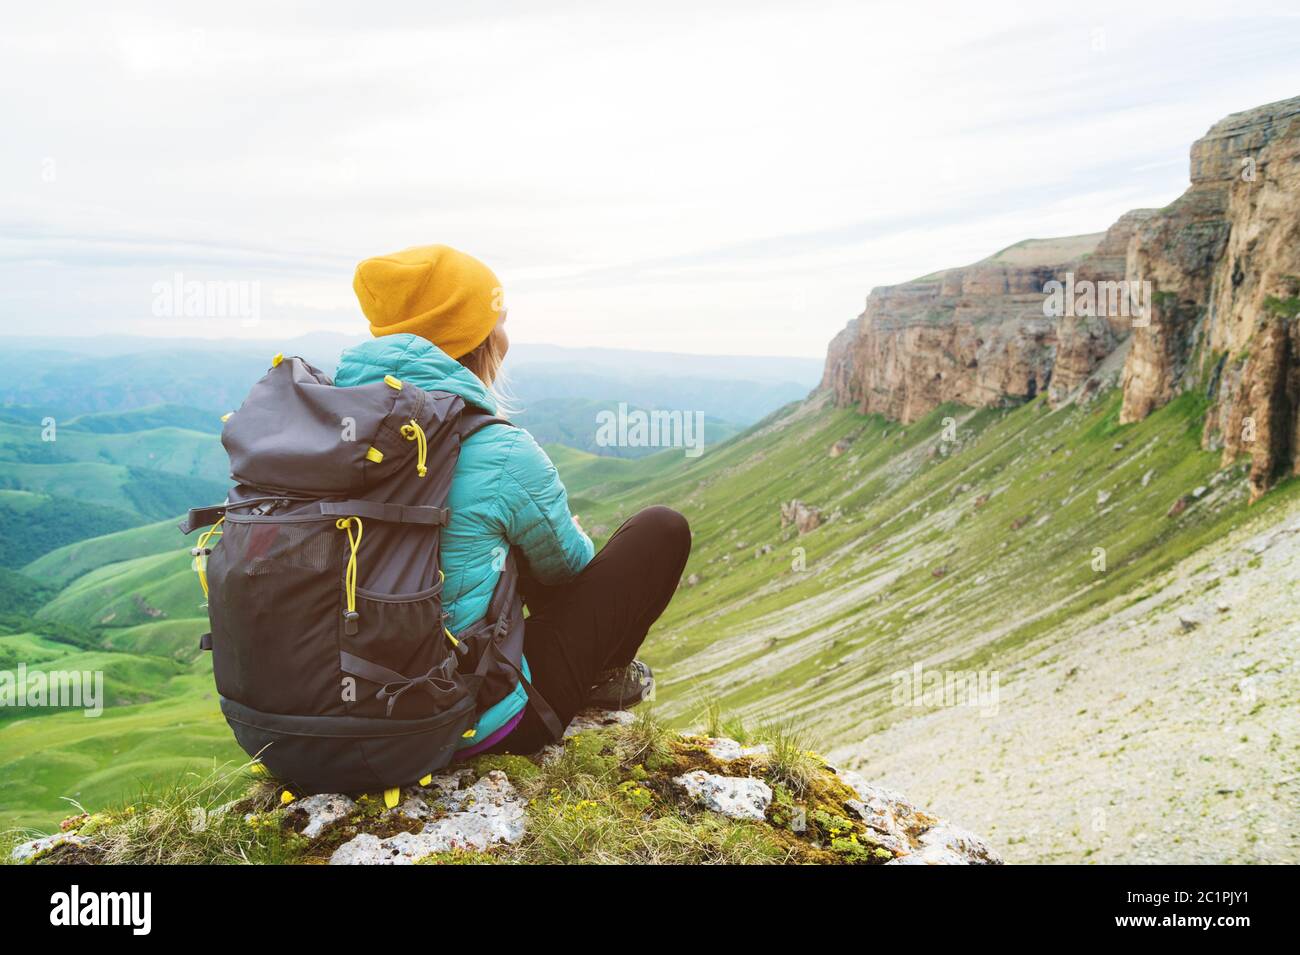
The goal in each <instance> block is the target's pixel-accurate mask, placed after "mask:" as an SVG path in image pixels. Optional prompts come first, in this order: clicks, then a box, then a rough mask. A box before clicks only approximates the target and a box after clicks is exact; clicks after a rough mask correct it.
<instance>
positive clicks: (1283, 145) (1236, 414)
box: [1122, 97, 1300, 499]
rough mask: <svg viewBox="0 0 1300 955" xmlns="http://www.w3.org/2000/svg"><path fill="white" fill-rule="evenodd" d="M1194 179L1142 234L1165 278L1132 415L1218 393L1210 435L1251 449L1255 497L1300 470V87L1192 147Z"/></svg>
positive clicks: (1134, 362)
mask: <svg viewBox="0 0 1300 955" xmlns="http://www.w3.org/2000/svg"><path fill="white" fill-rule="evenodd" d="M1191 179H1192V184H1191V186H1190V187H1189V188H1188V190H1187V191H1186V192H1185V193H1184V194H1183V195H1182V196H1181V197H1179V199H1178V200H1177V201H1175V202H1174V203H1173V204H1172V205H1170V206H1169V207H1168V208H1167V209H1165V210H1163V212H1162V213H1161V215H1160V216H1159V218H1158V219H1155V220H1153V221H1152V222H1150V223H1148V224H1147V225H1146V226H1144V227H1143V229H1142V230H1141V231H1140V233H1139V237H1138V238H1139V241H1138V243H1137V246H1136V248H1135V249H1134V251H1133V254H1131V255H1130V258H1129V264H1128V268H1129V274H1130V275H1131V276H1142V277H1143V278H1144V279H1148V280H1150V281H1151V282H1152V284H1153V286H1154V288H1155V296H1154V304H1155V307H1154V309H1153V314H1152V321H1151V325H1150V327H1149V328H1146V329H1139V330H1138V331H1137V332H1136V333H1135V335H1134V341H1133V351H1132V353H1131V354H1130V356H1129V360H1128V364H1127V365H1126V367H1125V376H1124V409H1123V418H1122V420H1125V421H1133V420H1137V419H1138V418H1141V417H1143V416H1144V415H1146V414H1148V413H1150V411H1152V410H1153V409H1155V408H1158V407H1159V406H1160V405H1162V404H1164V403H1165V402H1167V401H1169V400H1170V399H1171V398H1172V397H1173V396H1174V395H1175V394H1176V393H1177V392H1178V391H1180V390H1183V389H1190V388H1198V389H1204V391H1205V393H1206V394H1207V395H1208V396H1209V397H1210V398H1211V399H1212V406H1211V409H1210V413H1209V414H1208V415H1207V417H1206V422H1205V430H1204V434H1203V442H1204V444H1205V446H1206V447H1208V448H1216V447H1221V448H1222V449H1223V456H1224V463H1225V464H1227V463H1229V462H1230V461H1231V460H1232V459H1234V458H1235V457H1236V456H1237V455H1239V454H1248V455H1249V456H1250V459H1251V467H1250V473H1249V480H1250V485H1251V497H1252V499H1254V498H1257V497H1258V496H1259V495H1260V494H1262V493H1263V492H1264V491H1266V490H1267V489H1268V488H1269V487H1270V486H1271V485H1272V483H1273V482H1274V481H1275V480H1277V479H1278V478H1279V477H1280V476H1282V475H1285V474H1288V473H1296V471H1297V467H1298V466H1300V460H1298V459H1297V449H1298V448H1300V414H1297V410H1298V409H1300V331H1298V329H1297V323H1296V316H1297V313H1300V97H1294V98H1292V99H1289V100H1284V101H1282V102H1280V103H1273V104H1271V105H1268V106H1262V107H1259V108H1258V109H1252V110H1249V111H1247V112H1243V113H1234V114H1233V115H1232V116H1229V117H1228V118H1227V119H1224V120H1222V121H1221V122H1219V123H1216V124H1215V125H1214V126H1213V127H1212V128H1211V129H1210V131H1209V133H1208V134H1207V135H1206V136H1205V137H1204V138H1203V139H1201V140H1199V141H1198V142H1197V143H1196V144H1195V145H1194V146H1193V147H1192V157H1191Z"/></svg>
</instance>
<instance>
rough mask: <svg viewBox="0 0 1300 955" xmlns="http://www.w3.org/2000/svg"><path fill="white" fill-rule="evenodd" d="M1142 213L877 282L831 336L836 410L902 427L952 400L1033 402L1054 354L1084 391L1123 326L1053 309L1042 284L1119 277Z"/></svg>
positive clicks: (829, 382)
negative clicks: (1099, 228) (1105, 227)
mask: <svg viewBox="0 0 1300 955" xmlns="http://www.w3.org/2000/svg"><path fill="white" fill-rule="evenodd" d="M1141 215H1142V213H1140V212H1139V213H1130V214H1129V215H1128V216H1126V217H1125V218H1124V219H1121V220H1120V222H1118V223H1116V224H1115V226H1113V227H1112V228H1111V229H1110V230H1109V231H1108V232H1107V233H1105V234H1104V235H1086V236H1072V237H1068V238H1063V239H1031V240H1029V241H1027V242H1022V243H1020V244H1019V245H1016V246H1012V247H1011V248H1010V249H1005V250H1003V251H1002V252H999V253H998V254H997V255H994V256H992V257H990V258H988V259H985V260H983V261H982V262H977V263H976V264H974V265H971V266H967V267H965V268H958V269H949V270H947V271H945V272H940V273H937V274H935V275H932V276H926V277H925V278H921V279H917V280H915V281H912V282H906V283H904V284H902V285H894V286H887V287H884V288H877V289H874V290H873V291H872V292H871V294H870V295H869V296H868V297H867V306H866V310H865V311H864V312H863V313H862V314H861V315H860V316H859V317H858V318H857V319H856V320H854V321H853V322H851V323H850V324H849V326H848V327H847V328H845V330H844V331H842V332H841V333H840V334H839V335H838V336H836V338H835V339H834V341H832V343H831V346H830V351H829V353H828V355H827V360H826V370H825V372H824V374H823V378H822V387H823V388H825V389H829V390H831V391H832V392H833V393H834V395H835V402H836V404H838V405H840V406H845V407H850V406H851V407H857V408H858V409H859V410H861V411H863V412H878V413H880V414H883V415H885V416H886V417H889V418H895V419H897V420H900V421H903V422H910V421H914V420H916V419H917V418H919V417H921V416H922V415H925V414H926V413H928V412H929V411H931V410H933V409H934V408H935V407H936V406H937V405H939V404H942V403H943V402H946V401H956V402H958V403H960V404H964V405H969V406H972V407H988V406H995V405H1004V404H1010V403H1014V402H1017V401H1023V400H1026V399H1029V398H1033V397H1034V396H1035V395H1037V394H1038V393H1039V392H1040V391H1043V390H1047V389H1048V388H1049V385H1051V384H1052V381H1053V375H1054V373H1055V371H1056V369H1057V367H1058V365H1059V361H1058V354H1064V355H1065V357H1066V362H1065V366H1064V370H1065V375H1066V381H1067V382H1069V383H1070V387H1071V388H1072V387H1076V386H1077V385H1078V384H1081V383H1082V382H1083V381H1084V380H1085V379H1086V378H1087V376H1088V374H1089V373H1091V371H1092V369H1093V368H1095V367H1096V365H1097V363H1098V362H1100V361H1101V359H1102V358H1104V357H1105V356H1106V355H1107V354H1109V353H1110V351H1112V350H1113V348H1114V345H1115V342H1116V341H1117V339H1118V337H1119V336H1120V335H1121V334H1122V333H1123V331H1124V330H1123V329H1121V328H1111V327H1110V326H1109V325H1108V324H1107V323H1106V322H1105V321H1096V320H1093V319H1090V318H1087V317H1082V316H1081V317H1073V316H1071V317H1069V318H1066V317H1049V316H1047V315H1045V314H1044V307H1043V305H1044V298H1045V296H1044V291H1043V289H1044V286H1045V285H1047V283H1049V282H1051V281H1054V280H1055V281H1059V282H1065V281H1066V278H1067V275H1070V274H1087V275H1091V276H1093V277H1094V278H1103V279H1106V280H1114V281H1118V280H1120V279H1122V278H1123V265H1124V257H1123V253H1122V252H1121V251H1118V250H1120V249H1122V248H1123V247H1124V246H1125V245H1126V243H1127V240H1128V236H1129V235H1130V234H1131V232H1132V229H1133V227H1134V226H1135V225H1136V223H1137V222H1138V221H1140V217H1141ZM1057 390H1059V388H1054V389H1053V393H1054V394H1055V392H1056V391H1057Z"/></svg>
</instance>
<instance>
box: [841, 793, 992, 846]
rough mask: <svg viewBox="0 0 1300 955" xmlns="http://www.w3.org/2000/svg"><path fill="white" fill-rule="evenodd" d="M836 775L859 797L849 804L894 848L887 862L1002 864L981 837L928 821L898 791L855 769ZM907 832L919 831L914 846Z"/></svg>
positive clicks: (946, 824)
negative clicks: (867, 777) (868, 779)
mask: <svg viewBox="0 0 1300 955" xmlns="http://www.w3.org/2000/svg"><path fill="white" fill-rule="evenodd" d="M839 777H840V779H842V780H843V781H844V782H845V784H846V785H848V787H849V788H850V789H852V790H853V791H854V792H856V793H857V794H858V797H859V799H861V802H857V801H856V800H849V802H848V803H847V804H846V805H847V806H848V808H850V809H852V810H853V811H854V812H856V813H857V815H858V816H859V817H860V818H861V819H862V821H863V822H865V823H866V824H867V825H868V826H870V827H871V828H872V829H873V830H875V831H876V832H877V833H879V834H880V837H881V838H880V841H881V844H882V845H884V846H885V848H887V849H889V850H891V851H892V852H894V854H895V858H894V859H893V860H892V861H890V862H889V863H887V864H888V865H1001V863H1002V860H1001V859H1000V858H999V857H998V855H997V854H996V853H995V852H994V851H993V850H992V849H991V848H989V846H988V844H987V843H985V842H984V841H983V840H982V839H980V838H979V837H977V836H975V835H972V834H971V833H969V832H967V831H966V830H965V829H958V828H957V827H956V826H951V825H949V824H948V823H946V822H938V823H935V824H934V825H931V822H932V821H933V820H932V817H929V816H922V814H920V813H918V812H917V809H916V807H915V806H913V805H912V803H910V802H909V801H908V800H907V799H906V798H905V797H903V796H902V795H900V794H899V793H896V792H894V791H893V790H891V789H884V788H882V787H880V786H873V785H871V784H870V783H868V782H867V781H866V780H865V779H863V778H862V777H861V776H860V775H858V774H857V773H855V772H848V771H840V772H839ZM909 832H911V833H916V832H920V835H919V836H916V837H915V838H916V842H917V845H916V846H913V845H912V839H911V838H909V836H908V833H909Z"/></svg>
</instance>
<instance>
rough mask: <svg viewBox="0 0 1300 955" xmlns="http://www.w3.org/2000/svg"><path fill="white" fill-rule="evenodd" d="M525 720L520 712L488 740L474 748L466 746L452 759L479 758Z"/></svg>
mask: <svg viewBox="0 0 1300 955" xmlns="http://www.w3.org/2000/svg"><path fill="white" fill-rule="evenodd" d="M523 718H524V711H523V710H520V711H519V712H518V713H516V714H515V715H514V716H512V717H510V719H508V720H507V721H506V724H505V725H504V726H502V727H501V728H500V729H499V730H497V731H496V732H495V733H493V734H492V735H491V736H489V737H488V738H487V739H484V740H480V741H479V742H477V743H475V744H474V745H473V746H466V747H465V748H464V749H461V750H457V751H456V755H455V756H453V757H452V759H454V760H455V761H456V762H461V761H463V760H466V759H469V758H470V757H472V756H477V755H478V754H479V753H481V752H483V750H485V749H490V748H491V747H493V746H495V745H496V744H497V743H499V742H501V741H502V740H503V739H505V738H506V737H507V736H508V735H509V734H510V731H511V730H512V729H514V728H515V727H516V726H518V725H519V721H520V720H522V719H523Z"/></svg>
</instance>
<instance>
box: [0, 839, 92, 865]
mask: <svg viewBox="0 0 1300 955" xmlns="http://www.w3.org/2000/svg"><path fill="white" fill-rule="evenodd" d="M85 842H86V837H85V836H79V835H77V834H76V833H75V832H56V833H55V834H54V835H52V836H43V837H42V838H40V839H33V840H32V841H31V842H24V843H22V844H21V845H17V846H14V849H13V852H12V853H10V855H11V857H12V858H13V860H14V861H15V862H30V861H32V860H33V859H35V858H36V857H37V856H42V855H44V854H45V853H47V852H49V851H50V850H52V849H57V848H58V847H59V846H79V845H82V844H84V843H85Z"/></svg>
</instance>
